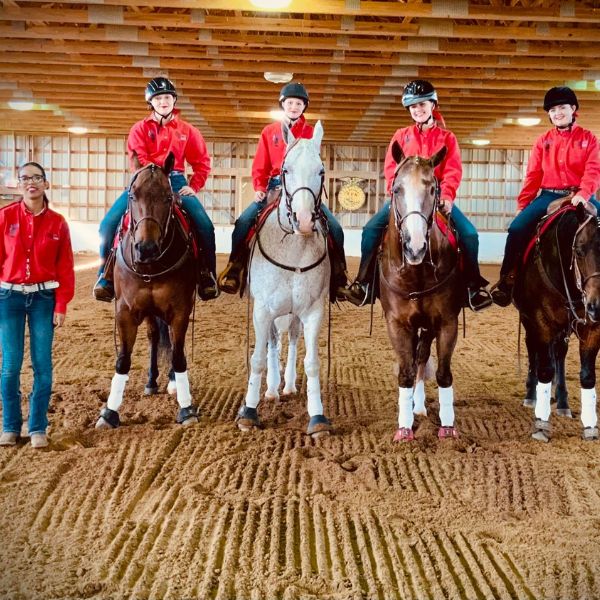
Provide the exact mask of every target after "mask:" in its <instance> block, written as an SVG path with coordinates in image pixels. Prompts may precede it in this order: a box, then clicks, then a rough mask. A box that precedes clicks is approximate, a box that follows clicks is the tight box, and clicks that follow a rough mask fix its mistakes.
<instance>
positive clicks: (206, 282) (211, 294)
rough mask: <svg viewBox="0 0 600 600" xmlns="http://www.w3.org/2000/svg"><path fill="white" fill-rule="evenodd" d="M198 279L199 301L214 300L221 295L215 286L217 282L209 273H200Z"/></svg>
mask: <svg viewBox="0 0 600 600" xmlns="http://www.w3.org/2000/svg"><path fill="white" fill-rule="evenodd" d="M199 279H200V281H199V282H198V296H200V299H201V300H204V301H206V300H214V299H215V298H218V297H219V296H220V295H221V292H220V291H219V287H218V285H217V280H216V279H215V276H214V275H213V274H212V273H211V272H209V271H205V272H203V273H200V277H199Z"/></svg>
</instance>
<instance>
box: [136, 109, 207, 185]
mask: <svg viewBox="0 0 600 600" xmlns="http://www.w3.org/2000/svg"><path fill="white" fill-rule="evenodd" d="M174 114H175V117H174V118H173V119H171V121H169V122H168V123H167V124H166V125H163V126H160V125H159V124H158V122H157V121H155V120H154V119H153V118H152V115H149V116H148V117H146V118H145V119H143V120H142V121H138V122H137V123H136V124H135V125H134V126H133V127H132V128H131V131H130V132H129V137H128V139H127V149H128V151H129V157H130V159H131V158H132V155H133V152H134V151H135V152H136V154H137V156H138V159H139V161H140V163H142V165H147V164H148V163H154V164H155V165H159V166H161V167H162V165H163V164H164V162H165V159H166V158H167V155H168V154H169V152H173V154H174V156H175V165H174V167H173V169H174V170H175V171H181V172H182V173H185V163H186V161H187V162H188V163H189V165H190V166H191V167H192V170H193V171H194V174H193V175H192V178H191V179H190V183H189V185H190V187H191V188H192V189H193V190H194V191H195V192H198V191H200V190H201V189H202V188H203V187H204V184H205V183H206V179H207V178H208V174H209V173H210V155H209V154H208V150H207V148H206V143H205V141H204V138H203V137H202V134H201V133H200V132H199V131H198V130H197V129H196V128H195V127H194V126H193V125H190V124H189V123H187V122H186V121H184V120H183V119H180V118H179V116H178V112H177V111H175V112H174ZM130 166H131V170H132V172H133V171H135V167H134V166H133V162H132V161H131V162H130Z"/></svg>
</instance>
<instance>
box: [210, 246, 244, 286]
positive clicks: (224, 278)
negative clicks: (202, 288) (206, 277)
mask: <svg viewBox="0 0 600 600" xmlns="http://www.w3.org/2000/svg"><path fill="white" fill-rule="evenodd" d="M247 262H248V253H247V250H246V248H245V247H244V250H243V251H242V252H236V253H235V254H233V253H232V254H231V256H230V257H229V262H228V263H227V266H226V267H225V268H224V269H223V271H222V272H221V274H220V275H219V278H218V279H217V285H218V286H219V289H220V290H221V291H222V292H225V293H226V294H237V293H238V292H239V291H240V288H241V286H242V279H243V278H244V275H245V272H246V265H247Z"/></svg>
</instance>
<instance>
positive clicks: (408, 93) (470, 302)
mask: <svg viewBox="0 0 600 600" xmlns="http://www.w3.org/2000/svg"><path fill="white" fill-rule="evenodd" d="M437 105H438V95H437V91H436V90H435V88H434V86H433V85H432V84H431V83H430V82H429V81H425V80H424V79H415V80H414V81H411V82H410V83H408V84H407V85H406V87H405V88H404V92H403V94H402V106H404V107H405V108H406V109H407V110H408V111H409V113H410V115H411V117H412V119H413V121H414V124H413V125H411V126H410V127H404V128H403V129H398V130H397V131H396V133H395V134H394V136H393V137H392V140H391V142H390V144H389V147H388V151H387V153H386V157H385V164H384V172H385V179H386V182H387V189H388V192H390V191H391V185H392V182H393V180H394V175H395V171H396V166H397V164H396V161H395V160H394V157H393V156H392V146H393V144H394V142H398V144H399V145H400V147H401V148H402V151H403V153H404V155H405V156H422V157H424V158H427V157H430V156H433V155H434V154H435V153H436V152H438V151H439V150H441V149H442V148H443V147H444V146H445V147H446V156H445V157H444V159H443V160H442V162H441V163H440V164H439V165H438V166H437V167H436V168H435V176H436V177H437V179H438V181H439V187H440V198H439V205H440V209H441V210H443V211H444V212H446V213H449V214H451V216H452V221H453V223H454V226H455V228H456V230H457V232H458V238H459V243H460V246H461V248H462V250H463V256H464V268H463V275H464V278H465V283H466V286H467V296H466V298H465V304H466V306H469V307H470V308H471V309H472V310H474V311H477V310H481V309H483V308H486V307H487V306H489V305H490V304H491V302H492V301H491V298H490V295H489V292H488V291H487V290H485V289H484V288H485V286H486V285H487V283H488V282H487V281H486V280H485V279H483V277H481V274H480V272H479V263H478V259H477V255H478V252H479V237H478V235H477V230H476V229H475V227H474V226H473V225H472V223H471V222H470V221H469V220H468V219H467V217H465V215H464V214H463V213H462V212H461V210H460V209H459V208H458V206H456V204H455V203H454V199H455V197H456V190H457V189H458V186H459V185H460V181H461V178H462V162H461V157H460V149H459V147H458V142H457V140H456V136H455V135H454V134H453V133H452V132H451V131H449V130H448V129H445V127H444V125H445V124H444V120H443V118H442V115H441V113H440V112H439V110H438V108H437ZM390 204H391V203H390V201H389V200H388V201H387V202H385V203H384V205H383V207H382V208H381V210H380V211H379V212H378V213H376V214H375V215H374V216H373V217H372V218H371V219H370V221H369V222H368V223H367V224H366V225H365V227H364V228H363V234H362V240H361V260H360V267H359V271H358V275H357V277H356V280H355V281H354V282H353V283H352V285H351V286H350V287H349V288H347V289H346V291H345V294H346V297H347V298H348V300H349V301H350V302H352V304H355V305H357V306H362V305H363V304H366V303H369V302H374V301H375V298H374V295H373V290H372V289H371V285H370V284H371V282H372V281H373V275H374V270H375V266H376V255H377V249H378V247H379V246H380V244H381V240H382V238H383V234H384V232H385V229H386V227H387V224H388V221H389V214H390Z"/></svg>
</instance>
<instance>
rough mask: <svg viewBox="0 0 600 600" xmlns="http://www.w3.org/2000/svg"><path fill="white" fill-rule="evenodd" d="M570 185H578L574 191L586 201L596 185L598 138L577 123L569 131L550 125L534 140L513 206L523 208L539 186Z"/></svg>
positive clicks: (599, 177)
mask: <svg viewBox="0 0 600 600" xmlns="http://www.w3.org/2000/svg"><path fill="white" fill-rule="evenodd" d="M570 187H577V188H579V192H578V193H579V194H580V195H581V196H583V197H584V198H585V199H586V200H589V199H590V196H592V194H594V193H595V192H596V190H597V189H598V188H599V187H600V147H599V145H598V139H597V138H596V136H595V135H594V134H593V133H592V132H591V131H588V130H587V129H584V128H583V127H581V126H579V125H578V124H577V123H575V124H574V125H573V127H572V128H571V129H570V130H569V129H557V128H556V127H554V128H553V129H550V130H549V131H547V132H546V133H544V134H543V135H541V136H540V137H539V138H538V139H537V140H536V142H535V144H534V145H533V148H532V150H531V155H530V157H529V162H528V163H527V173H526V174H525V181H524V182H523V189H522V190H521V193H520V194H519V197H518V198H517V206H518V208H519V209H523V208H525V207H526V206H527V205H528V204H529V203H530V202H531V201H532V200H534V199H535V198H536V197H537V195H538V191H539V189H540V188H549V189H559V190H562V189H566V188H570Z"/></svg>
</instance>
